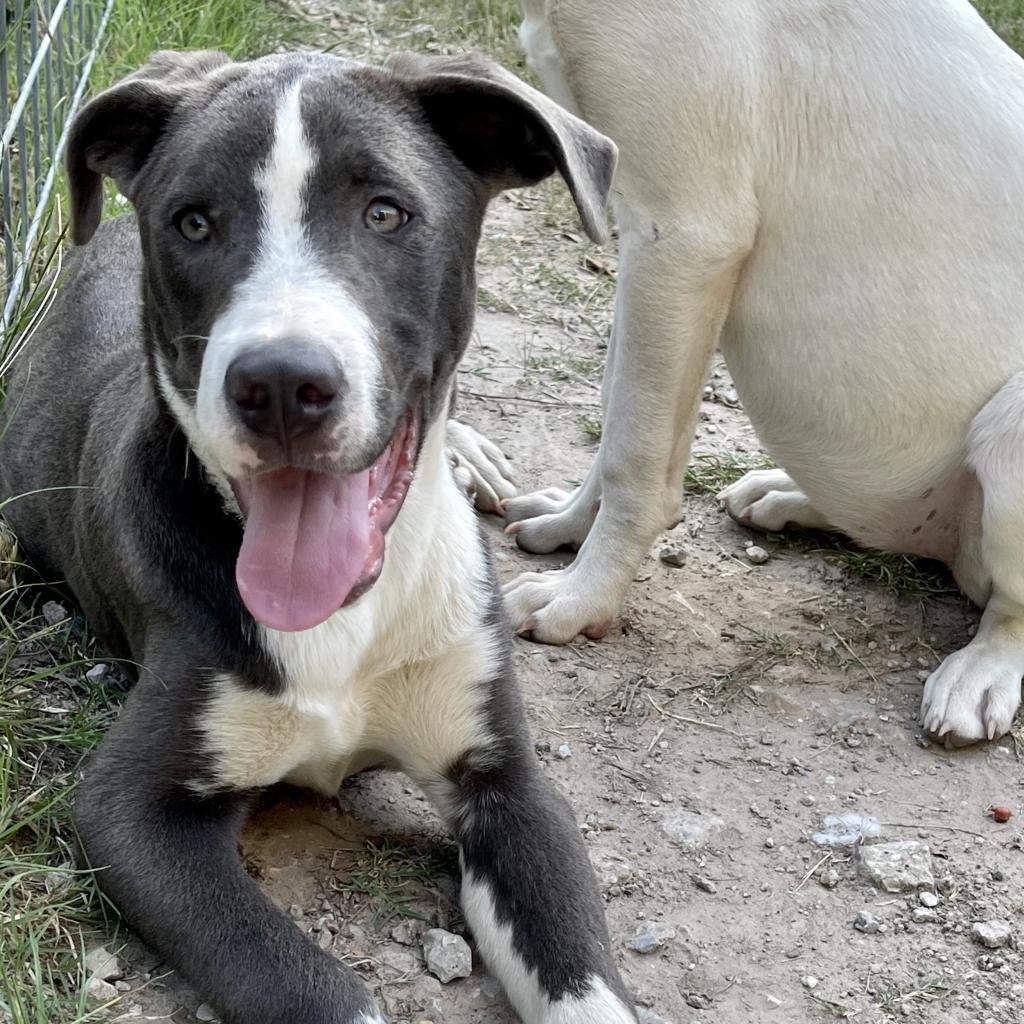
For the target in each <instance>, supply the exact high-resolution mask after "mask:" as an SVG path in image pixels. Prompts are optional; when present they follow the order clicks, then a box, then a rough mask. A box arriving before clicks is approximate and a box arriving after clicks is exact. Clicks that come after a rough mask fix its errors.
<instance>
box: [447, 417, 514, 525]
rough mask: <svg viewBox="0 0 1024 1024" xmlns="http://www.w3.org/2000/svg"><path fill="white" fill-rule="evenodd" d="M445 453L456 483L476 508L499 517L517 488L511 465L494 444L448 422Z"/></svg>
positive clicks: (460, 426)
mask: <svg viewBox="0 0 1024 1024" xmlns="http://www.w3.org/2000/svg"><path fill="white" fill-rule="evenodd" d="M445 451H446V454H447V455H448V461H449V462H450V463H451V466H452V473H453V474H454V476H455V481H456V483H457V484H458V485H459V487H461V488H462V489H463V490H464V491H465V492H466V493H467V494H468V495H469V497H470V498H471V499H472V501H473V503H474V504H475V505H476V507H477V508H478V509H479V510H480V511H481V512H492V513H495V514H500V513H501V512H502V508H503V503H504V502H505V501H507V500H508V499H509V498H511V497H512V496H513V495H514V494H515V493H516V485H515V481H514V480H513V478H512V465H511V463H509V461H508V459H506V458H505V456H504V454H502V452H501V450H500V449H499V448H498V447H497V445H495V444H493V443H492V442H490V441H488V440H487V438H486V437H484V436H483V434H481V433H479V432H478V431H476V430H474V429H473V428H472V427H470V426H467V425H466V424H465V423H460V422H459V421H458V420H449V421H448V446H447V448H446V449H445Z"/></svg>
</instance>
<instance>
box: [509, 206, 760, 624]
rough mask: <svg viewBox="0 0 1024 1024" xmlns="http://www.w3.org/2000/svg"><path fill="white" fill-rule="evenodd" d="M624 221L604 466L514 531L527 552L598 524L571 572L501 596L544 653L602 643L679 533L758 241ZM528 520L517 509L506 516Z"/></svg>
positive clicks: (527, 579) (534, 578)
mask: <svg viewBox="0 0 1024 1024" xmlns="http://www.w3.org/2000/svg"><path fill="white" fill-rule="evenodd" d="M619 219H620V232H621V238H622V258H621V263H620V266H621V268H622V269H621V271H620V279H619V289H618V293H617V296H616V309H615V327H614V332H615V338H614V340H613V344H612V348H611V352H610V353H609V363H608V367H607V370H606V371H605V372H606V378H605V384H606V387H605V401H604V407H605V421H604V433H603V436H602V439H601V449H600V453H599V455H598V459H597V463H596V465H595V467H594V468H593V469H592V471H591V473H590V475H589V476H588V478H587V482H586V484H585V485H584V486H583V487H582V488H581V489H580V490H579V491H578V492H577V493H576V494H575V495H574V496H573V497H572V498H571V499H570V500H569V501H568V502H567V503H566V504H565V505H564V506H563V507H562V508H560V509H558V510H556V511H554V512H547V513H546V514H545V515H543V516H542V517H541V518H540V519H539V520H529V519H527V520H525V521H522V522H519V523H517V524H516V528H517V529H518V530H519V531H520V537H521V538H522V537H524V536H525V537H527V538H529V539H528V540H527V543H526V544H524V546H527V545H531V546H534V547H535V548H541V546H542V545H544V544H549V543H553V542H554V541H555V540H559V541H560V542H561V543H566V542H567V541H568V542H572V541H576V542H578V541H579V540H580V539H582V534H585V533H586V526H587V525H588V520H589V519H593V526H592V528H591V529H590V532H589V534H587V535H586V540H585V541H584V543H583V546H582V548H581V549H580V553H579V556H578V557H577V559H576V561H575V562H574V563H573V564H572V565H571V566H570V567H569V568H567V569H563V570H560V571H558V572H549V573H526V574H524V575H522V576H520V577H519V578H518V579H517V580H515V581H514V582H513V583H511V584H510V585H509V586H508V587H507V588H506V591H505V598H506V604H507V606H508V610H509V614H510V616H511V619H512V623H513V625H514V626H515V628H516V629H517V630H518V631H520V632H522V633H527V634H530V635H531V636H532V637H533V638H534V639H535V640H541V641H544V642H548V643H564V642H566V641H568V640H571V639H572V638H573V637H574V636H575V635H576V634H577V633H580V632H584V633H586V634H587V635H588V636H594V637H596V636H601V635H602V634H603V633H604V632H605V631H606V630H607V628H608V626H609V625H610V623H611V621H612V619H613V618H614V617H615V615H616V614H617V613H618V611H619V609H620V608H621V606H622V604H623V601H624V600H625V596H626V591H627V589H628V587H629V584H630V582H631V581H632V579H633V576H634V575H635V573H636V570H637V567H638V566H639V564H640V562H641V560H642V559H643V557H644V555H645V554H646V553H647V551H648V550H649V549H650V546H651V544H652V542H653V541H654V538H655V537H656V536H657V535H658V533H659V532H660V531H661V530H663V529H665V528H666V527H668V526H672V525H674V524H675V523H676V522H677V521H678V519H679V511H680V507H681V502H682V493H683V476H684V474H685V471H686V465H687V462H688V460H689V453H690V445H691V441H692V438H693V431H694V425H695V422H696V418H697V411H698V408H699V404H700V392H701V385H702V384H703V382H704V376H705V373H706V371H707V366H708V362H709V360H710V356H711V352H712V349H713V347H714V344H715V340H716V339H717V337H718V334H719V331H720V329H721V325H722V322H723V321H724V319H725V315H726V312H727V310H728V305H729V299H730V297H731V295H732V289H733V286H734V284H735V280H736V275H737V272H738V269H739V266H740V264H741V262H742V258H743V256H744V255H745V254H746V251H748V247H749V240H750V238H751V237H752V228H751V230H750V235H749V237H748V238H747V239H744V240H743V241H734V236H733V235H732V234H731V233H729V234H724V235H722V234H717V233H716V232H713V231H712V230H709V227H710V226H709V225H708V224H706V223H704V224H700V225H699V230H698V229H697V226H696V225H693V224H690V223H676V224H663V225H660V226H659V225H656V224H655V223H654V222H653V221H652V220H651V219H650V218H644V217H643V216H639V215H636V214H635V213H634V212H633V211H629V210H620V218H619ZM741 220H742V219H741ZM743 226H744V227H746V226H747V225H746V224H745V223H744V224H743ZM716 227H718V225H716ZM738 234H739V235H740V236H742V234H743V232H742V231H739V232H738ZM529 508H530V503H529V501H527V500H524V499H517V500H516V501H513V502H509V503H507V515H509V517H510V518H517V517H518V516H520V515H521V514H523V510H527V509H529ZM595 512H596V517H595ZM545 533H546V534H547V538H546V539H545Z"/></svg>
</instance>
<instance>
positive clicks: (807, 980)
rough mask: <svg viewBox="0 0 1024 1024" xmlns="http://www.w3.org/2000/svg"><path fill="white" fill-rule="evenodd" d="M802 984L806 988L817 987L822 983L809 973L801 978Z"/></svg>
mask: <svg viewBox="0 0 1024 1024" xmlns="http://www.w3.org/2000/svg"><path fill="white" fill-rule="evenodd" d="M800 984H801V985H803V987H804V988H810V989H815V988H817V987H818V985H819V984H821V983H820V982H819V981H818V979H817V978H816V977H815V976H814V975H813V974H807V975H805V976H804V977H802V978H801V979H800Z"/></svg>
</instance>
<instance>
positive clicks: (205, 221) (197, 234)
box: [174, 209, 212, 242]
mask: <svg viewBox="0 0 1024 1024" xmlns="http://www.w3.org/2000/svg"><path fill="white" fill-rule="evenodd" d="M174 226H175V227H176V228H177V229H178V233H179V234H180V235H181V236H182V238H185V239H187V240H188V241H190V242H206V241H208V240H209V238H210V232H211V231H212V228H211V226H210V219H209V217H207V216H206V214H205V213H203V212H202V211H201V210H192V209H188V210H181V211H180V212H179V213H176V214H175V216H174Z"/></svg>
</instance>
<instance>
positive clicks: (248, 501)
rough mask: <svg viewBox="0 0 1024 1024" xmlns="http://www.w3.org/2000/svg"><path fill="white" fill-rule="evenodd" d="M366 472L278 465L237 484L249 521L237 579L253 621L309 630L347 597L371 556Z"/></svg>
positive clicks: (247, 520)
mask: <svg viewBox="0 0 1024 1024" xmlns="http://www.w3.org/2000/svg"><path fill="white" fill-rule="evenodd" d="M369 475H370V474H369V470H367V471H365V472H363V473H355V474H353V475H352V476H347V477H336V476H329V475H327V474H325V473H311V472H307V471H304V470H298V469H279V470H277V471H275V472H273V473H265V474H264V475H263V476H258V477H256V478H255V479H253V480H244V481H238V482H237V483H236V485H235V487H236V491H237V493H238V498H239V502H240V504H241V505H242V510H243V511H244V512H245V513H246V521H245V536H244V537H243V539H242V550H241V551H240V552H239V554H238V564H237V566H236V569H235V577H236V579H237V581H238V590H239V593H240V594H241V595H242V600H243V601H244V602H245V606H246V608H248V609H249V611H250V612H251V613H252V617H253V618H254V619H255V620H256V621H257V622H261V623H263V625H265V626H269V627H270V628H271V629H278V630H286V631H290V632H292V631H295V630H300V629H311V628H312V627H313V626H318V625H319V624H320V623H321V622H323V621H324V620H325V619H328V618H330V617H331V616H332V615H333V614H334V613H335V612H336V611H337V610H338V609H339V608H340V607H341V606H342V605H343V604H344V603H345V599H346V598H347V597H348V595H349V594H350V593H351V591H352V588H353V587H354V586H355V585H356V583H357V582H358V580H359V578H360V576H362V575H363V571H364V569H365V566H366V562H367V558H368V556H369V547H370V513H369Z"/></svg>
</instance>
